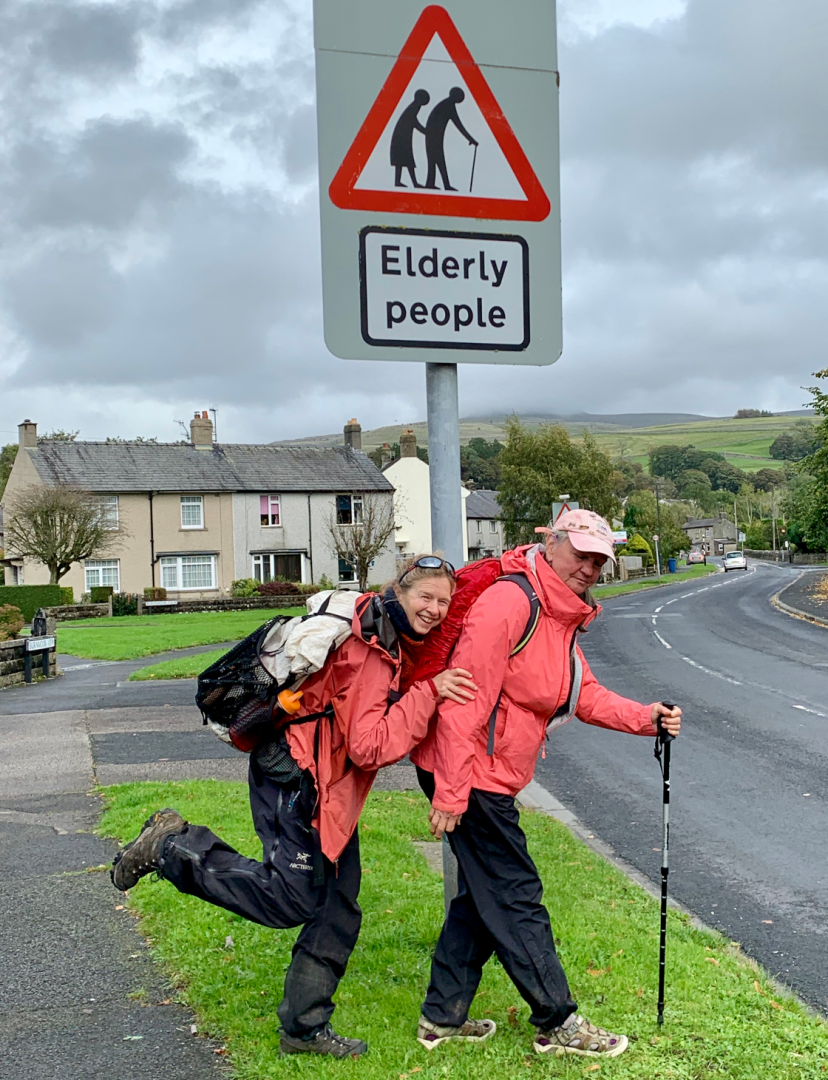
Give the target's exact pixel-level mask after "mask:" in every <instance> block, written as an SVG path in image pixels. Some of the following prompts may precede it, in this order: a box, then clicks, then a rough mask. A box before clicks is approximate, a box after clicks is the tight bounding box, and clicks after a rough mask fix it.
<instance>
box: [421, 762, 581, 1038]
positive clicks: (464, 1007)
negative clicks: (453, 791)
mask: <svg viewBox="0 0 828 1080" xmlns="http://www.w3.org/2000/svg"><path fill="white" fill-rule="evenodd" d="M417 773H418V776H419V779H420V785H421V787H422V789H423V791H424V792H425V793H426V795H427V796H428V798H429V800H430V799H431V798H432V797H433V795H434V776H433V774H432V773H427V772H424V771H423V770H422V769H418V770H417ZM447 836H448V838H449V843H450V844H451V849H452V851H453V852H454V854H455V857H456V859H457V866H458V874H457V880H458V891H457V896H455V898H454V899H453V900H452V902H451V906H450V907H449V912H448V915H447V916H446V921H445V922H444V924H443V929H442V931H441V932H440V938H439V940H438V942H437V948H436V949H435V951H434V957H433V959H432V962H431V982H430V984H429V987H428V993H427V994H426V999H425V1002H424V1004H423V1015H424V1016H425V1017H426V1019H427V1020H431V1022H432V1023H434V1024H440V1025H446V1026H449V1027H459V1026H460V1025H461V1024H462V1023H464V1021H465V1020H466V1019H467V1018H468V1015H469V1009H470V1008H471V1003H472V1000H473V998H474V995H475V994H476V992H477V987H478V985H479V983H480V977H481V975H482V973H483V965H484V964H485V963H486V961H487V960H488V959H489V957H490V956H491V955H492V954H495V955H496V956H497V958H498V959H499V960H500V962H501V964H502V965H503V967H504V968H505V969H506V974H507V975H508V976H509V978H510V979H511V980H512V982H513V983H514V984H515V986H516V987H517V989H518V990H519V991H520V994H521V996H522V997H523V999H524V1001H526V1002H527V1004H528V1005H529V1007H530V1008H531V1010H532V1012H531V1015H530V1017H529V1019H530V1020H531V1022H532V1023H533V1024H535V1025H537V1026H538V1027H550V1026H556V1025H558V1024H562V1023H563V1022H564V1020H566V1018H567V1017H568V1016H570V1015H571V1014H572V1013H574V1012H575V1011H576V1009H577V1006H576V1004H575V1002H574V1001H573V1000H572V996H571V994H570V992H569V984H568V983H567V981H566V975H565V974H564V970H563V968H562V967H561V962H560V960H559V959H558V954H557V953H556V952H555V941H554V938H553V936H552V928H551V926H550V925H549V915H548V913H547V911H546V908H545V907H544V906H543V904H542V903H541V899H542V897H543V886H542V885H541V880H540V877H539V876H538V871H537V869H536V867H535V864H534V862H533V861H532V859H531V858H530V856H529V851H528V849H527V846H526V836H525V835H524V832H523V830H522V829H521V827H520V821H519V815H518V811H517V807H516V806H515V800H514V799H513V798H512V796H511V795H496V794H494V793H493V792H489V791H478V790H476V789H472V791H471V795H470V797H469V807H468V810H467V811H466V813H465V814H464V815H463V817H462V820H461V822H460V824H459V825H458V827H457V828H456V829H455V830H454V832H452V833H448V834H447Z"/></svg>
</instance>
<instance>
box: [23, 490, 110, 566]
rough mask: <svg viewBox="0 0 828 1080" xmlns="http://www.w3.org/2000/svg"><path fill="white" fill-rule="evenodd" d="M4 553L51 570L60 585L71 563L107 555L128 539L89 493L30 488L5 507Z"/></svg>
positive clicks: (104, 508)
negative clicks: (123, 540) (124, 539)
mask: <svg viewBox="0 0 828 1080" xmlns="http://www.w3.org/2000/svg"><path fill="white" fill-rule="evenodd" d="M7 515H8V516H7V520H6V548H7V550H8V551H9V552H11V553H13V554H15V555H17V556H24V557H25V558H28V559H35V560H36V561H37V562H39V563H43V565H44V566H47V567H48V568H49V584H51V585H56V584H57V583H58V582H59V581H60V579H61V578H62V577H63V576H64V575H65V574H67V573H68V572H69V570H70V569H71V567H72V564H73V563H76V562H83V560H84V559H92V558H96V557H100V556H102V555H106V554H108V553H109V552H110V551H112V550H113V548H115V547H117V546H118V544H119V542H120V540H121V539H122V538H123V537H124V536H127V535H128V533H127V531H126V529H125V527H124V525H123V524H122V523H119V525H118V528H117V529H113V528H112V527H111V525H110V523H109V516H108V507H107V506H106V504H104V503H103V502H102V501H101V500H100V499H99V498H98V497H97V496H95V495H93V494H92V493H91V492H89V491H80V490H79V489H77V488H70V487H62V486H56V487H29V488H25V489H23V490H22V491H20V492H19V493H18V494H17V495H15V497H14V499H13V500H10V502H9V505H8V507H7Z"/></svg>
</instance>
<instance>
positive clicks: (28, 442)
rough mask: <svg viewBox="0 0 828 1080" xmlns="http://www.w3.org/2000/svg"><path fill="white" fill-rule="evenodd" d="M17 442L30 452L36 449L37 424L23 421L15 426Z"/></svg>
mask: <svg viewBox="0 0 828 1080" xmlns="http://www.w3.org/2000/svg"><path fill="white" fill-rule="evenodd" d="M17 440H18V445H19V446H27V447H29V448H30V449H32V450H36V449H37V424H35V423H33V422H32V421H31V420H24V421H23V423H22V424H18V425H17Z"/></svg>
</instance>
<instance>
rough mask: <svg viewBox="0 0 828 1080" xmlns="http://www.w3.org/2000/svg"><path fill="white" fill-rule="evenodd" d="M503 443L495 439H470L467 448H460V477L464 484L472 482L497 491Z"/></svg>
mask: <svg viewBox="0 0 828 1080" xmlns="http://www.w3.org/2000/svg"><path fill="white" fill-rule="evenodd" d="M502 452H503V443H501V442H499V441H498V440H497V439H492V441H491V442H487V441H486V440H485V439H479V438H476V439H470V440H469V443H468V446H461V447H460V477H461V479H462V480H463V481H464V482H465V481H467V480H473V481H474V483H475V484H476V485H477V486H478V487H481V488H488V489H490V490H493V491H497V489H498V488H499V487H500V455H501V453H502Z"/></svg>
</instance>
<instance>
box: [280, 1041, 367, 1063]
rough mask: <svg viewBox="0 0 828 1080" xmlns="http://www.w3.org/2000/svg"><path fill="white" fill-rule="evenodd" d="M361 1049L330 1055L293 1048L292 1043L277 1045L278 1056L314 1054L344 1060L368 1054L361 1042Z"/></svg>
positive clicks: (325, 1051) (365, 1046)
mask: <svg viewBox="0 0 828 1080" xmlns="http://www.w3.org/2000/svg"><path fill="white" fill-rule="evenodd" d="M359 1045H360V1047H361V1049H358V1048H355V1049H354V1050H352V1051H351V1052H350V1053H349V1054H332V1053H331V1052H330V1051H329V1050H312V1049H310V1048H309V1047H307V1046H295V1045H294V1044H292V1043H285V1042H281V1041H280V1043H279V1056H280V1057H287V1055H288V1054H315V1055H316V1056H317V1057H332V1058H338V1059H340V1060H344V1059H345V1058H349V1057H350V1058H355V1057H362V1055H363V1054H366V1053H367V1052H368V1043H364V1042H361V1043H360V1044H359Z"/></svg>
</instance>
